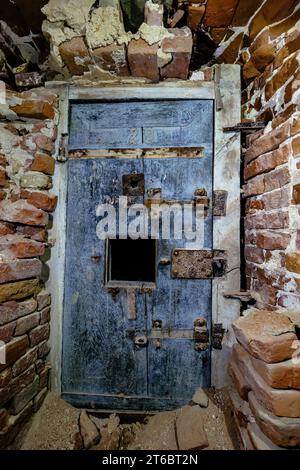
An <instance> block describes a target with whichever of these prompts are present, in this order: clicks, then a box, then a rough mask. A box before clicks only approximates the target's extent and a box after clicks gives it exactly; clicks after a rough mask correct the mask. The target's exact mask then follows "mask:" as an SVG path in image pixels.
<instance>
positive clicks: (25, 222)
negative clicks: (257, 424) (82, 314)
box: [0, 89, 57, 448]
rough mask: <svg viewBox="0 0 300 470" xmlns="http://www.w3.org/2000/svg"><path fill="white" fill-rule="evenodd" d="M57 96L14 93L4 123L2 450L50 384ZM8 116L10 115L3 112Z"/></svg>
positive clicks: (0, 142) (0, 131)
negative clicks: (47, 284)
mask: <svg viewBox="0 0 300 470" xmlns="http://www.w3.org/2000/svg"><path fill="white" fill-rule="evenodd" d="M56 104H57V99H56V96H55V95H53V94H52V93H49V92H47V90H45V89H36V90H35V91H32V92H30V91H27V92H24V93H22V94H18V93H12V92H9V93H8V105H9V109H10V110H13V111H14V112H15V113H16V115H15V119H14V120H11V119H10V120H9V121H5V119H4V120H3V121H2V122H1V124H0V136H1V139H0V152H1V159H0V160H1V162H0V163H1V165H2V167H1V168H3V171H1V169H0V185H1V187H2V188H3V192H4V194H3V197H2V198H1V199H2V201H1V202H0V252H1V261H0V341H4V342H5V343H6V348H5V350H6V363H5V364H0V410H1V412H0V448H4V447H7V445H9V444H10V442H11V441H12V440H13V439H14V438H15V436H16V435H17V433H18V432H19V431H20V429H21V428H22V426H23V425H24V423H25V422H26V421H27V420H28V419H29V418H30V416H31V414H32V413H33V412H34V411H36V410H37V409H38V408H39V406H41V403H42V401H43V399H44V398H45V392H46V391H47V387H48V378H49V366H48V363H47V355H48V353H49V345H48V339H49V334H50V302H51V300H50V296H49V294H48V293H47V292H46V291H44V290H43V284H42V281H41V273H42V261H41V260H40V259H39V258H40V257H42V256H43V255H44V252H45V248H46V245H47V226H48V220H49V213H50V212H52V211H53V210H54V209H55V206H56V202H57V197H56V196H55V195H54V194H52V193H51V192H50V191H49V189H48V188H50V187H51V186H52V182H51V176H52V175H53V172H54V159H53V157H52V155H51V154H52V152H53V147H54V140H55V139H56V118H57V109H56ZM2 117H4V116H2Z"/></svg>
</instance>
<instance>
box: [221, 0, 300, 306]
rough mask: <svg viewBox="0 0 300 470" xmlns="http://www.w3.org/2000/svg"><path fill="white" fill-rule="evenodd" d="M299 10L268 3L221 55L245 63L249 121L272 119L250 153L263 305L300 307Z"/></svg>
mask: <svg viewBox="0 0 300 470" xmlns="http://www.w3.org/2000/svg"><path fill="white" fill-rule="evenodd" d="M295 6H296V9H295ZM299 7H300V5H299V2H293V1H286V0H284V1H278V2H276V7H275V8H274V4H273V2H271V1H269V0H267V1H266V2H265V3H264V4H263V6H262V8H261V9H260V10H258V11H257V12H256V14H255V15H254V16H253V17H252V19H251V21H250V22H249V23H248V25H247V27H246V29H245V30H244V31H243V32H242V33H241V34H240V37H239V39H238V41H237V40H236V41H235V40H233V41H232V42H231V43H230V44H229V45H228V47H227V49H226V50H225V51H224V52H223V55H222V56H221V57H220V58H219V60H223V59H224V58H225V59H226V60H228V59H230V60H233V61H235V62H237V63H240V64H241V65H242V66H243V79H244V91H243V95H242V97H243V99H242V104H243V115H244V118H245V119H250V120H256V121H265V122H266V127H265V128H264V129H263V130H261V131H258V132H256V133H255V134H253V135H250V136H248V138H247V148H246V149H245V150H244V155H243V162H244V180H245V185H244V188H243V189H244V194H243V196H244V201H245V204H246V217H245V258H246V275H247V287H248V288H249V289H251V290H252V291H253V292H254V297H255V298H256V301H257V306H258V307H259V308H268V309H276V308H280V307H284V308H289V309H299V305H300V231H299V228H300V227H299V204H300V184H299V183H300V159H299V158H300V112H299V110H300V107H299V97H300V95H299V89H300V80H299V78H300V76H299V60H300V55H299V47H300V9H299Z"/></svg>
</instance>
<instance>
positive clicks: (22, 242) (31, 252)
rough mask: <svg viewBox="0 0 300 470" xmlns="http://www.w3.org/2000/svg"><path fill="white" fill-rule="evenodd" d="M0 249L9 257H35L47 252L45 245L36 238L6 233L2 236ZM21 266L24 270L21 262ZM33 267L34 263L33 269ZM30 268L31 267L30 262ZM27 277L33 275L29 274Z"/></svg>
mask: <svg viewBox="0 0 300 470" xmlns="http://www.w3.org/2000/svg"><path fill="white" fill-rule="evenodd" d="M0 251H1V252H2V253H4V254H7V257H8V258H9V257H10V258H12V257H13V258H35V257H38V256H43V254H44V253H45V245H44V244H43V243H40V242H37V241H35V240H30V239H28V238H24V237H22V236H20V235H6V236H5V237H0ZM32 261H34V260H32ZM19 266H20V270H22V263H21V262H19ZM33 267H34V263H33V265H32V268H31V270H32V269H33ZM12 268H13V266H12ZM28 268H29V269H30V265H29V263H28ZM35 268H37V266H35ZM23 274H24V273H23ZM27 277H33V276H32V275H28V276H27ZM21 279H23V278H21Z"/></svg>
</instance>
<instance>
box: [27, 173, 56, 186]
mask: <svg viewBox="0 0 300 470" xmlns="http://www.w3.org/2000/svg"><path fill="white" fill-rule="evenodd" d="M20 186H21V188H31V189H50V188H52V179H51V178H50V176H48V175H44V174H43V173H38V172H34V171H32V172H28V173H25V174H24V175H22V176H21V180H20Z"/></svg>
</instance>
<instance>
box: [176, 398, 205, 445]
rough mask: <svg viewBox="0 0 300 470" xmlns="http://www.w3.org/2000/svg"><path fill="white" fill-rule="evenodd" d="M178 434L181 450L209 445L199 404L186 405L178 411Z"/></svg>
mask: <svg viewBox="0 0 300 470" xmlns="http://www.w3.org/2000/svg"><path fill="white" fill-rule="evenodd" d="M176 435H177V440H178V447H179V450H200V449H204V448H205V447H208V445H209V443H208V439H207V435H206V432H205V430H204V426H203V415H202V412H201V409H200V407H199V406H197V405H196V406H184V407H183V408H181V409H180V410H178V411H177V416H176Z"/></svg>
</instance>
